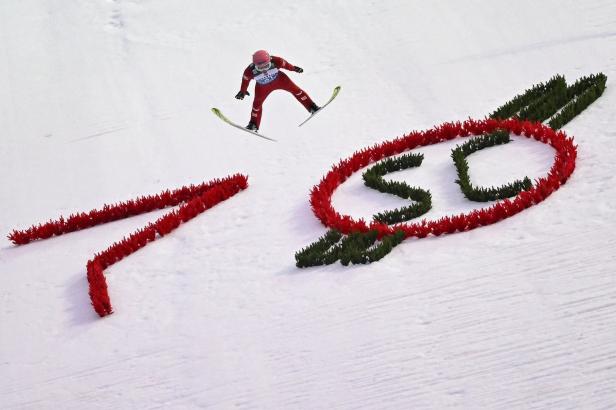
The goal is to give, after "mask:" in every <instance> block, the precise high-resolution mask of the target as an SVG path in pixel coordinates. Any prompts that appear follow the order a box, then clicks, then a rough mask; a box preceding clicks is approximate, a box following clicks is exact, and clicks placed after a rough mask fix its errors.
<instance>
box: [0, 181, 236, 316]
mask: <svg viewBox="0 0 616 410" xmlns="http://www.w3.org/2000/svg"><path fill="white" fill-rule="evenodd" d="M247 187H248V178H247V177H246V176H244V175H241V174H237V175H233V176H229V177H226V178H224V179H215V180H212V181H210V182H207V183H202V184H200V185H190V186H188V187H182V188H180V189H176V190H174V191H168V190H167V191H163V192H162V193H160V194H157V195H150V196H143V197H139V198H137V199H135V200H129V201H125V202H120V203H117V204H113V205H104V206H103V207H102V208H101V209H94V210H92V211H90V212H88V213H79V214H73V215H70V216H69V217H68V218H67V219H64V218H63V217H60V218H58V219H57V220H55V221H53V220H52V221H49V222H46V223H44V224H39V225H35V226H32V227H30V228H28V229H26V230H23V231H17V230H15V231H13V232H11V234H9V236H8V237H9V239H10V240H11V241H13V243H15V244H16V245H23V244H27V243H29V242H31V241H33V240H37V239H46V238H49V237H51V236H54V235H62V234H65V233H68V232H74V231H78V230H82V229H87V228H91V227H93V226H96V225H101V224H104V223H107V222H111V221H117V220H120V219H124V218H129V217H131V216H135V215H139V214H143V213H147V212H150V211H153V210H155V209H163V208H167V207H171V206H176V205H180V204H182V205H181V206H180V207H179V208H178V209H177V210H174V211H171V212H169V213H167V214H165V215H163V216H162V217H160V218H159V219H158V220H156V221H155V222H153V223H151V224H149V225H147V226H146V227H144V228H143V229H140V230H137V231H136V232H133V233H132V234H130V235H129V236H128V237H124V238H123V239H122V240H121V241H120V242H116V243H114V244H113V245H111V246H110V247H109V248H107V249H106V250H104V251H103V252H101V253H99V254H96V255H94V258H92V259H91V260H89V261H88V263H87V277H88V283H89V285H90V291H89V294H90V300H91V301H92V306H93V307H94V310H95V311H96V313H98V314H99V316H101V317H103V316H106V315H109V314H111V313H113V310H112V307H111V301H110V300H109V294H108V292H107V282H106V281H105V276H104V275H103V271H104V270H105V269H106V268H108V267H109V266H111V265H113V264H114V263H116V262H118V261H120V260H122V259H123V258H125V257H127V256H128V255H130V254H132V253H134V252H136V251H138V250H139V249H141V248H143V247H144V246H146V245H147V244H148V243H149V242H153V241H154V240H156V239H157V238H159V237H162V236H165V235H167V234H168V233H170V232H171V231H173V230H174V229H175V228H177V227H178V226H179V225H180V224H181V223H182V222H188V221H189V220H191V219H192V218H194V217H195V216H197V215H199V214H200V213H202V212H204V211H206V210H208V209H210V208H211V207H213V206H214V205H216V204H218V203H219V202H222V201H224V200H225V199H228V198H230V197H232V196H233V195H235V194H237V193H238V192H239V191H241V190H243V189H246V188H247Z"/></svg>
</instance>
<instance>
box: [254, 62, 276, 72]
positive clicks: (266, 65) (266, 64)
mask: <svg viewBox="0 0 616 410" xmlns="http://www.w3.org/2000/svg"><path fill="white" fill-rule="evenodd" d="M271 66H272V62H271V61H265V62H263V63H258V64H255V68H256V69H257V71H267V70H269V69H270V67H271Z"/></svg>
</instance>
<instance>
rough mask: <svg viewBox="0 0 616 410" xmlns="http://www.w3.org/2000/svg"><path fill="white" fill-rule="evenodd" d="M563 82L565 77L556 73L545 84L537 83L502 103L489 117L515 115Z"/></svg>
mask: <svg viewBox="0 0 616 410" xmlns="http://www.w3.org/2000/svg"><path fill="white" fill-rule="evenodd" d="M564 82H565V78H564V77H563V76H561V75H556V76H554V77H552V78H551V79H550V81H548V82H547V83H545V84H544V83H539V84H537V85H535V86H534V87H532V88H531V89H529V90H526V91H525V92H524V93H523V94H520V95H517V96H515V97H514V98H513V99H512V100H510V101H508V102H507V103H505V104H503V105H502V106H501V107H499V108H498V109H497V110H496V111H494V112H493V113H492V114H491V115H490V118H498V119H502V120H504V119H506V118H510V117H514V116H517V114H518V113H519V112H520V111H521V110H522V109H523V108H524V107H527V106H529V105H531V104H532V103H533V102H534V101H536V100H538V99H541V98H542V97H543V96H544V95H546V94H548V93H550V92H552V91H553V90H554V89H556V88H558V87H561V86H562V83H564ZM565 86H566V83H565Z"/></svg>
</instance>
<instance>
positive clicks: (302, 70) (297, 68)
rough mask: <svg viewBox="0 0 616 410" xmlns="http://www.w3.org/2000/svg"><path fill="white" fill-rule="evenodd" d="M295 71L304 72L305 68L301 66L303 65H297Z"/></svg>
mask: <svg viewBox="0 0 616 410" xmlns="http://www.w3.org/2000/svg"><path fill="white" fill-rule="evenodd" d="M293 71H295V72H296V73H303V72H304V69H303V68H301V67H297V66H296V67H295V68H294V69H293Z"/></svg>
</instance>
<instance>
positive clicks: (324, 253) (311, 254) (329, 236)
mask: <svg viewBox="0 0 616 410" xmlns="http://www.w3.org/2000/svg"><path fill="white" fill-rule="evenodd" d="M340 239H342V234H341V233H340V232H338V231H337V230H335V229H331V230H329V231H327V233H326V234H325V235H324V236H322V237H321V238H319V239H318V240H317V241H316V242H315V243H313V244H311V245H309V246H307V247H306V248H304V249H302V250H301V251H299V252H297V253H296V254H295V261H296V262H297V267H298V268H305V267H308V266H319V265H330V264H332V263H334V262H336V261H337V260H338V252H339V248H340V245H337V244H338V242H339V241H340Z"/></svg>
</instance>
